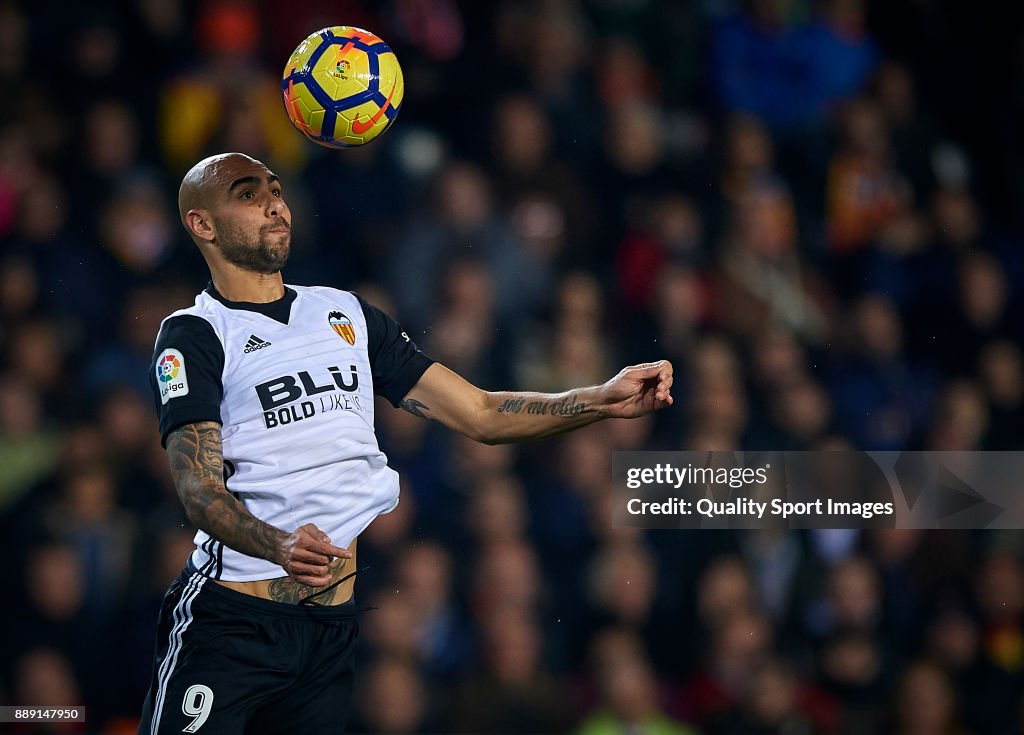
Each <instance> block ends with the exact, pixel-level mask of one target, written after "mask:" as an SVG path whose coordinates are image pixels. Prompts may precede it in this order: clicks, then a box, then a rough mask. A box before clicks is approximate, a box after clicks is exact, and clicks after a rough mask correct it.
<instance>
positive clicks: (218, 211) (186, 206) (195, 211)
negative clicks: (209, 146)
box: [178, 153, 291, 273]
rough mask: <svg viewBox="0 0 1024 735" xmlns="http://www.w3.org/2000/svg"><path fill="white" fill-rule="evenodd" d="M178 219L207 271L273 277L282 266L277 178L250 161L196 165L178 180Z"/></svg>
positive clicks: (234, 157)
mask: <svg viewBox="0 0 1024 735" xmlns="http://www.w3.org/2000/svg"><path fill="white" fill-rule="evenodd" d="M178 214H179V215H180V216H181V223H182V225H184V226H185V229H186V230H188V233H189V235H191V237H192V240H193V241H194V242H195V243H196V245H197V246H198V247H199V251H200V252H201V253H202V254H203V257H204V258H206V260H207V263H209V264H211V267H212V266H213V264H214V263H215V262H221V261H226V262H227V263H230V264H232V265H234V266H237V267H239V268H242V269H244V270H249V271H253V272H256V273H276V272H278V271H280V270H281V268H282V267H284V264H285V262H286V261H287V260H288V254H289V252H290V249H291V216H290V212H289V210H288V205H287V204H285V202H284V198H283V195H282V193H281V184H280V181H279V180H278V177H277V175H276V174H274V172H273V171H271V170H270V169H269V168H267V166H266V165H264V164H263V163H262V162H260V161H257V160H256V159H255V158H251V157H249V156H247V155H245V154H243V153H221V154H218V155H216V156H210V157H209V158H204V159H203V160H202V161H200V162H199V163H197V164H196V165H195V166H193V167H192V168H191V169H189V172H188V173H187V174H185V178H183V179H182V180H181V187H180V188H179V189H178Z"/></svg>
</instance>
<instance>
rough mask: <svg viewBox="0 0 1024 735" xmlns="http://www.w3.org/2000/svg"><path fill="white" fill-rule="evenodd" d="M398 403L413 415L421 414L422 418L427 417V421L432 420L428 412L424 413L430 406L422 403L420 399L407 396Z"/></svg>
mask: <svg viewBox="0 0 1024 735" xmlns="http://www.w3.org/2000/svg"><path fill="white" fill-rule="evenodd" d="M398 405H399V406H401V407H402V408H404V409H405V410H406V411H408V412H409V413H411V414H412V415H413V416H419V417H420V418H421V419H426V420H427V421H431V420H432V419H431V418H430V417H429V416H427V414H425V413H424V411H429V410H430V407H429V406H427V405H426V404H424V403H421V402H420V401H417V400H416V399H415V398H406V399H405V400H404V401H402V402H401V403H399V404H398Z"/></svg>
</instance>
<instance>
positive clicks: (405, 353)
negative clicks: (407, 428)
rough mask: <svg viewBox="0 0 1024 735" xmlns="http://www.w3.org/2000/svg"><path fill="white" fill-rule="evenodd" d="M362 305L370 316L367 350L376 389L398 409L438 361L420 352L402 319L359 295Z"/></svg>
mask: <svg viewBox="0 0 1024 735" xmlns="http://www.w3.org/2000/svg"><path fill="white" fill-rule="evenodd" d="M356 298H357V299H359V305H360V306H361V307H362V309H363V315H364V316H365V317H366V331H367V342H368V346H367V349H368V351H369V354H370V372H371V374H372V376H373V392H374V393H376V394H377V395H379V396H383V397H384V398H386V399H388V401H390V402H391V405H392V406H394V407H395V408H398V404H399V403H401V402H402V399H403V398H405V396H406V394H408V392H409V391H410V390H412V387H413V386H414V385H416V382H417V381H418V380H419V379H420V377H421V376H422V375H423V373H425V372H426V370H427V368H428V367H430V366H431V365H433V364H434V361H433V360H432V359H430V358H429V357H427V356H426V355H424V354H423V353H422V352H420V348H419V347H417V346H416V343H415V342H413V341H412V340H411V339H410V338H409V335H408V334H406V333H405V331H404V330H403V329H402V327H401V326H399V324H398V322H396V321H395V320H394V319H392V318H391V317H389V316H388V315H387V314H385V313H384V312H383V311H381V310H380V309H378V308H377V307H376V306H372V305H371V304H369V303H367V302H366V301H364V300H363V298H362V297H361V296H359V295H356Z"/></svg>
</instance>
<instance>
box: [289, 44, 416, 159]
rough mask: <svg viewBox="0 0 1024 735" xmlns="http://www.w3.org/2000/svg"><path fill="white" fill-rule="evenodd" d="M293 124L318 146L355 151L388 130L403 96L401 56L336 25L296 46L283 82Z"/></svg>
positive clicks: (384, 45)
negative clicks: (355, 148) (399, 61)
mask: <svg viewBox="0 0 1024 735" xmlns="http://www.w3.org/2000/svg"><path fill="white" fill-rule="evenodd" d="M281 91H282V93H283V94H284V107H285V110H287V112H288V117H289V118H290V119H291V121H292V124H293V125H294V126H295V127H296V128H298V130H299V132H301V133H302V134H303V135H305V136H306V137H307V138H309V139H310V140H312V141H313V142H314V143H319V144H320V145H324V146H327V147H328V148H352V147H354V146H359V145H364V144H366V143H369V142H370V141H371V140H373V139H374V138H377V137H379V136H380V134H381V133H383V132H384V131H385V130H387V129H388V127H390V125H391V123H393V122H394V121H395V118H396V117H397V116H398V110H399V109H400V108H401V106H402V98H403V97H404V95H405V81H404V80H403V78H402V67H400V66H399V65H398V58H397V57H396V56H395V52H394V51H392V50H391V47H390V46H388V45H387V44H386V43H384V41H382V40H380V39H379V38H378V37H377V36H375V35H373V34H372V33H370V32H369V31H364V30H363V29H361V28H355V27H353V26H332V27H331V28H324V29H322V30H319V31H317V32H316V33H314V34H312V35H311V36H309V37H308V38H306V40H304V41H303V42H302V43H300V44H299V45H298V47H297V48H296V49H295V51H294V52H293V53H292V55H291V57H290V58H289V59H288V63H287V64H285V67H284V74H283V75H282V78H281Z"/></svg>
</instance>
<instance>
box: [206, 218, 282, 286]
mask: <svg viewBox="0 0 1024 735" xmlns="http://www.w3.org/2000/svg"><path fill="white" fill-rule="evenodd" d="M271 226H272V225H266V226H264V227H261V228H260V231H259V233H258V234H257V235H255V236H252V235H248V234H245V233H243V232H241V231H240V230H236V229H234V228H233V227H230V226H229V227H227V228H225V227H224V226H223V225H222V226H221V228H220V230H221V234H222V237H221V238H220V242H219V246H220V252H221V254H222V255H223V256H224V259H225V260H226V261H228V262H229V263H231V264H232V265H235V266H237V267H239V268H241V269H242V270H247V271H252V272H253V273H261V274H264V275H270V274H272V273H279V272H280V271H281V270H282V269H283V268H284V266H285V263H287V262H288V255H289V254H290V253H291V245H292V233H291V231H289V232H288V233H287V234H286V235H284V236H283V237H282V233H279V232H267V230H268V229H269V228H270V227H271Z"/></svg>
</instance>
